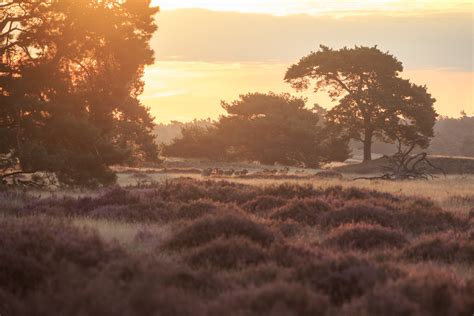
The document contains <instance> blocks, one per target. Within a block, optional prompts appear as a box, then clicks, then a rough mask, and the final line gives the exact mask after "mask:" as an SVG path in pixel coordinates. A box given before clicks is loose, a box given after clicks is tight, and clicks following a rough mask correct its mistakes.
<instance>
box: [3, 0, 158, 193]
mask: <svg viewBox="0 0 474 316" xmlns="http://www.w3.org/2000/svg"><path fill="white" fill-rule="evenodd" d="M0 11H1V12H0V32H2V33H1V34H0V53H1V56H2V57H1V64H0V104H1V107H0V135H1V136H0V160H1V167H2V169H1V170H2V171H0V172H1V173H0V176H1V177H2V178H5V177H8V176H9V175H11V174H12V173H18V172H20V173H21V172H24V173H26V172H28V173H32V172H36V171H47V172H54V173H55V174H56V175H57V177H58V179H59V180H60V182H62V183H65V184H81V185H93V184H101V183H102V184H103V183H108V182H111V181H114V179H115V176H114V174H113V173H112V172H111V171H110V169H109V168H108V166H110V165H111V164H115V163H122V162H126V161H131V160H136V159H148V160H153V159H157V157H158V155H157V153H158V151H157V146H156V145H155V144H154V138H153V135H152V128H153V118H152V117H151V116H150V114H149V111H148V109H147V108H145V107H144V106H143V105H142V104H140V102H139V100H138V99H137V97H138V96H139V95H140V94H141V93H142V91H143V82H142V80H141V77H142V74H143V70H144V66H145V65H147V64H151V63H152V62H153V51H152V50H151V48H150V47H149V40H150V39H151V36H152V34H153V33H154V32H155V30H156V29H157V27H156V25H155V22H154V18H153V16H154V15H155V13H156V12H157V11H158V8H152V7H151V2H150V0H127V1H119V0H107V1H97V0H56V1H52V0H46V1H39V0H15V1H13V0H12V1H8V0H7V1H6V2H5V1H4V2H2V4H1V5H0Z"/></svg>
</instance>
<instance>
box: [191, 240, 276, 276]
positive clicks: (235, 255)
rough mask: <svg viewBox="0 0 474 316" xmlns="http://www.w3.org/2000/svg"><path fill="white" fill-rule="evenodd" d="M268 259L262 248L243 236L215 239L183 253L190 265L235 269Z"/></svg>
mask: <svg viewBox="0 0 474 316" xmlns="http://www.w3.org/2000/svg"><path fill="white" fill-rule="evenodd" d="M267 259H268V256H267V254H266V252H265V251H264V250H263V248H262V247H261V246H260V245H258V244H255V243H253V242H251V241H248V240H247V239H244V238H231V239H216V240H213V241H211V242H209V243H207V244H205V245H203V246H201V247H199V248H195V249H192V250H190V251H189V253H187V254H186V255H184V260H185V261H186V262H187V263H189V264H190V265H191V266H193V267H195V268H198V267H214V268H218V269H236V268H242V267H245V266H248V265H256V264H258V263H262V262H264V261H266V260H267Z"/></svg>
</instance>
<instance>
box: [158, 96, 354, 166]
mask: <svg viewBox="0 0 474 316" xmlns="http://www.w3.org/2000/svg"><path fill="white" fill-rule="evenodd" d="M221 105H222V107H223V108H224V109H225V110H226V111H227V115H226V116H222V117H221V118H220V119H219V121H218V122H216V123H215V125H214V126H213V127H210V128H205V129H202V128H197V127H193V128H189V129H185V130H183V137H182V138H180V139H177V140H175V142H174V143H173V144H171V145H169V146H167V147H166V148H165V153H166V154H167V155H170V156H173V155H174V156H188V157H189V156H190V155H191V156H193V157H206V158H213V159H216V158H219V159H224V160H250V161H259V162H261V163H264V164H275V163H279V164H284V165H304V166H308V167H309V166H312V167H314V166H318V165H319V164H320V163H321V162H323V161H329V160H345V159H346V158H347V155H348V149H347V139H343V138H340V137H338V135H337V134H336V133H334V132H331V133H330V132H329V130H327V129H325V128H324V127H323V126H322V124H321V123H322V122H321V121H320V116H319V115H318V114H317V113H316V112H315V111H313V110H311V109H307V108H306V107H305V105H306V101H305V100H304V99H302V98H296V97H292V96H290V95H289V94H275V93H268V94H263V93H249V94H246V95H241V96H240V97H239V99H237V100H235V101H233V102H231V103H228V102H222V104H221ZM336 143H337V145H336ZM329 147H334V148H337V149H338V150H329Z"/></svg>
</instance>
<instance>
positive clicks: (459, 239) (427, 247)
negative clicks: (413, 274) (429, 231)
mask: <svg viewBox="0 0 474 316" xmlns="http://www.w3.org/2000/svg"><path fill="white" fill-rule="evenodd" d="M402 257H403V258H405V259H408V260H410V261H429V260H433V261H441V262H445V263H455V262H456V263H461V262H465V263H472V262H474V240H473V239H470V238H468V236H464V235H456V234H454V233H439V234H436V235H430V236H425V237H423V238H421V239H420V240H418V241H417V242H416V243H415V244H414V245H412V246H410V247H408V248H406V249H404V250H403V253H402Z"/></svg>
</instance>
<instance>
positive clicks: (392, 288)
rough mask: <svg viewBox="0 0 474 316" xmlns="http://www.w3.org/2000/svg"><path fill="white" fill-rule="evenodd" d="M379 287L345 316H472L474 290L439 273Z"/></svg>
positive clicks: (408, 278)
mask: <svg viewBox="0 0 474 316" xmlns="http://www.w3.org/2000/svg"><path fill="white" fill-rule="evenodd" d="M430 272H431V273H429V274H428V273H423V274H415V275H412V276H409V277H406V278H401V279H399V280H397V281H393V282H388V283H387V284H385V285H379V286H377V287H376V288H374V289H373V291H370V292H368V293H367V294H366V295H364V296H363V297H361V298H360V299H357V300H354V301H353V302H351V303H350V304H348V305H347V306H345V308H344V313H341V314H344V315H374V316H375V315H394V316H395V315H440V316H441V315H470V313H472V311H473V310H474V286H472V284H471V285H469V284H467V285H463V284H462V283H461V282H459V281H458V280H456V279H455V278H454V277H452V276H451V275H448V274H446V273H443V272H440V271H436V270H435V271H430Z"/></svg>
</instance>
